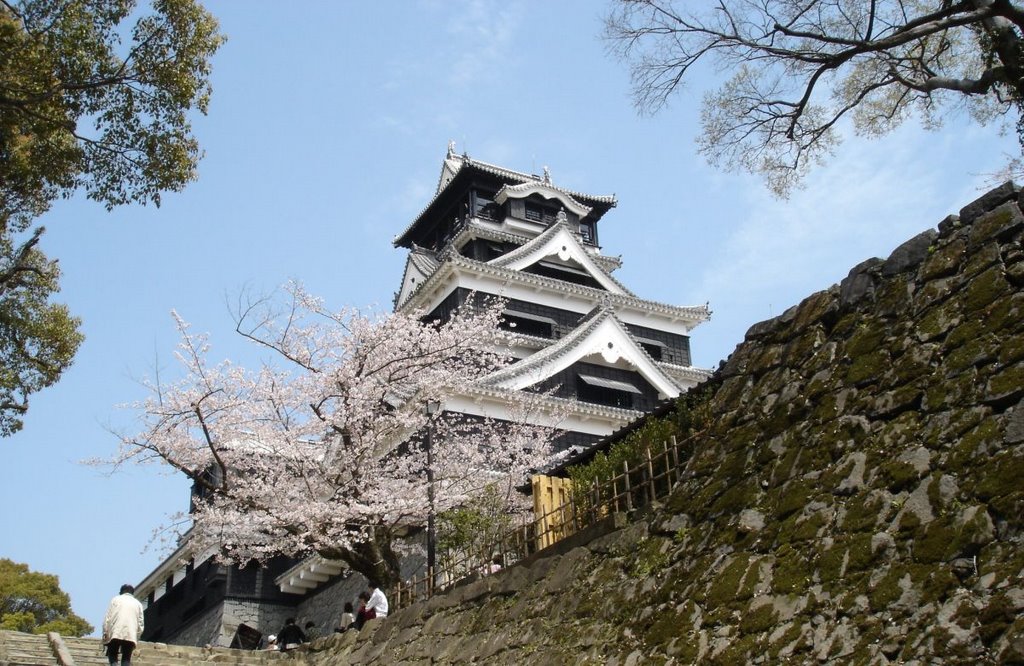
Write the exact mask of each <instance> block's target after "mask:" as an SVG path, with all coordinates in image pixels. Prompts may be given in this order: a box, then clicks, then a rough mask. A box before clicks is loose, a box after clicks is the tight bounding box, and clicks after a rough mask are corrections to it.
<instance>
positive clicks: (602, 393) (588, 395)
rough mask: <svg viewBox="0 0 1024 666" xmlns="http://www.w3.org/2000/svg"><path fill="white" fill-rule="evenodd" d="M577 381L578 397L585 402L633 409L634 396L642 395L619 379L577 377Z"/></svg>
mask: <svg viewBox="0 0 1024 666" xmlns="http://www.w3.org/2000/svg"><path fill="white" fill-rule="evenodd" d="M577 379H578V380H579V381H578V382H577V395H578V396H579V399H580V400H582V401H583V402H592V403H595V404H598V405H607V406H608V407H619V408H621V409H633V398H634V396H636V395H642V392H641V391H640V389H638V388H637V387H635V386H633V385H632V384H630V383H629V382H623V381H619V380H617V379H607V378H604V377H593V376H591V375H577Z"/></svg>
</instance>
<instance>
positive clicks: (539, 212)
mask: <svg viewBox="0 0 1024 666" xmlns="http://www.w3.org/2000/svg"><path fill="white" fill-rule="evenodd" d="M523 216H524V217H525V218H526V219H527V220H529V221H530V222H540V223H541V224H554V223H555V222H556V221H557V220H558V211H557V210H555V209H554V208H550V207H548V206H544V205H541V204H539V203H535V202H533V201H525V202H523Z"/></svg>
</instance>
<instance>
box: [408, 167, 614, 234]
mask: <svg viewBox="0 0 1024 666" xmlns="http://www.w3.org/2000/svg"><path fill="white" fill-rule="evenodd" d="M467 167H469V168H473V169H477V170H478V171H482V172H484V173H489V174H491V175H494V176H498V177H499V178H505V179H508V180H518V181H520V182H521V183H526V182H543V181H542V179H541V178H540V176H536V175H533V174H527V173H523V172H521V171H513V170H512V169H506V168H505V167H500V166H497V165H495V164H489V163H487V162H481V161H480V160H474V159H472V158H470V157H469V155H466V154H465V153H463V154H462V155H461V156H459V155H453V154H451V153H449V155H448V157H446V158H445V161H444V163H443V167H442V169H441V176H440V178H439V180H438V187H437V192H435V193H434V196H433V198H431V200H430V201H429V202H427V205H426V206H424V207H423V210H421V211H420V212H419V214H418V215H417V216H416V217H415V218H414V219H413V221H412V222H410V223H409V225H408V226H406V228H405V229H404V230H402V233H400V234H398V235H397V236H395V238H394V240H393V243H394V244H395V245H397V244H398V240H399V239H400V238H402V237H404V236H405V235H406V234H408V233H409V232H410V231H411V230H412V228H413V227H414V226H416V223H417V222H418V221H419V220H420V218H421V217H423V214H424V213H425V212H427V210H428V209H429V208H430V207H431V206H432V205H434V202H435V201H437V199H438V198H439V197H440V196H441V193H442V192H444V191H445V189H447V183H446V182H445V181H444V176H445V173H446V172H447V171H450V172H451V173H452V178H454V177H455V176H456V175H457V174H458V173H459V172H460V171H462V170H463V169H465V168H467ZM448 182H451V179H449V181H448ZM548 185H549V186H550V187H552V188H553V189H555V190H558V191H559V192H561V193H562V194H565V195H568V196H570V197H572V198H573V199H576V200H586V201H593V202H595V203H602V204H606V205H609V206H615V205H616V204H617V203H618V202H617V200H616V199H615V195H614V194H612V195H593V194H584V193H582V192H576V191H575V190H567V189H565V188H563V187H558V186H556V185H552V184H550V183H548Z"/></svg>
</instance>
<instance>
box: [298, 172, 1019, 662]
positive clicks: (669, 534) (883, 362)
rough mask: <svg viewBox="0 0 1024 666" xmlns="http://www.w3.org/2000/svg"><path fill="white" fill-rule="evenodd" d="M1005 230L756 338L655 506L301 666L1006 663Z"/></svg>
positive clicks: (1015, 449) (972, 210)
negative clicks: (679, 475) (678, 476)
mask: <svg viewBox="0 0 1024 666" xmlns="http://www.w3.org/2000/svg"><path fill="white" fill-rule="evenodd" d="M1022 230H1024V215H1022V214H1021V208H1020V205H1019V202H1018V189H1017V188H1016V187H1015V186H1013V185H1012V184H1006V185H1004V186H1002V187H1000V188H998V189H996V190H994V191H992V192H990V193H988V194H986V195H985V196H984V197H982V198H980V199H979V200H978V201H976V202H974V203H972V204H970V205H969V206H967V207H965V208H964V209H963V210H962V211H961V212H960V215H959V216H951V217H949V218H947V219H946V220H944V221H943V222H942V223H941V224H940V225H939V227H938V230H929V231H927V232H925V233H923V234H921V235H919V236H917V237H915V238H913V239H911V240H910V241H908V242H907V243H904V244H903V245H901V246H900V247H899V248H897V249H896V250H895V251H894V252H893V253H892V255H891V256H890V257H889V258H888V259H886V260H879V259H872V260H869V261H866V262H864V263H862V264H860V265H859V266H857V267H855V268H854V269H853V270H852V271H851V272H850V274H849V276H848V277H847V278H846V279H845V280H843V282H842V283H841V284H839V285H836V286H834V287H832V288H830V289H827V290H825V291H822V292H819V293H817V294H814V295H812V296H810V297H809V298H807V299H806V300H804V301H803V302H802V303H800V304H799V305H797V306H795V307H793V308H791V309H789V310H787V311H786V312H785V313H784V314H782V315H781V316H779V317H777V318H775V319H772V320H770V321H766V322H763V323H761V324H758V325H755V326H754V327H752V328H751V329H750V331H749V332H748V333H747V336H746V339H745V340H744V342H743V343H742V344H740V345H739V346H738V347H737V348H736V350H735V352H734V353H733V354H732V355H731V356H730V358H729V359H728V360H727V362H726V363H725V364H724V365H723V367H722V368H720V369H719V371H718V372H717V373H716V374H715V376H714V377H713V378H712V379H711V380H710V382H709V386H708V388H709V391H708V394H709V397H708V400H709V401H710V408H711V411H712V413H713V414H715V420H714V423H713V425H712V426H711V427H710V428H709V430H708V431H707V432H706V434H705V435H704V436H703V438H702V439H701V440H700V441H699V442H697V443H696V444H695V445H694V450H693V453H692V455H691V456H690V458H689V460H688V461H687V463H686V468H685V478H684V480H683V481H682V482H680V483H679V484H678V485H677V487H676V488H675V491H674V493H673V494H672V496H671V497H670V498H669V499H668V500H667V501H666V502H665V503H664V505H663V506H661V507H658V508H657V509H656V510H654V511H652V512H650V513H648V514H644V515H640V516H632V517H631V518H632V522H631V523H630V525H629V526H628V527H626V528H625V529H623V530H620V531H618V532H615V533H613V534H611V535H608V536H605V537H601V538H599V539H596V540H594V541H592V542H591V543H589V544H588V545H586V546H583V547H579V548H576V549H574V550H571V551H569V552H568V553H565V554H562V555H556V556H553V557H548V558H542V559H538V560H536V561H534V562H532V563H530V564H529V565H523V566H516V567H511V568H509V569H507V570H505V571H503V572H501V573H499V574H498V575H495V576H490V577H487V578H485V579H483V580H481V581H479V582H476V583H473V584H470V585H467V586H465V587H462V588H460V589H458V590H456V591H455V592H453V593H451V594H448V595H444V596H440V597H435V598H434V599H432V600H430V601H429V602H426V603H424V604H418V605H416V606H413V607H411V608H409V609H406V610H403V611H401V612H399V613H396V614H394V615H393V616H392V617H390V618H388V619H387V620H386V621H385V622H374V623H371V624H370V626H369V627H368V630H367V631H364V632H363V633H362V635H354V634H346V635H343V636H337V637H332V638H330V639H329V640H327V641H323V642H321V643H319V644H316V645H315V646H314V649H313V651H312V652H311V653H310V654H309V655H307V660H308V661H309V663H317V664H328V663H329V664H345V663H360V664H363V663H380V664H384V663H387V664H404V663H409V664H412V663H428V662H431V663H464V662H469V661H474V662H477V663H525V662H529V661H540V662H541V663H608V664H634V663H641V662H644V663H647V662H650V663H666V662H670V663H681V664H689V663H701V664H723V665H724V664H730V665H731V664H742V663H753V664H774V663H818V664H888V663H908V664H924V663H948V664H958V663H962V664H977V663H1024V613H1022V611H1024V581H1022V577H1024V548H1022V547H1021V545H1022V539H1024V291H1022V286H1024V247H1022ZM431 660H432V661H431Z"/></svg>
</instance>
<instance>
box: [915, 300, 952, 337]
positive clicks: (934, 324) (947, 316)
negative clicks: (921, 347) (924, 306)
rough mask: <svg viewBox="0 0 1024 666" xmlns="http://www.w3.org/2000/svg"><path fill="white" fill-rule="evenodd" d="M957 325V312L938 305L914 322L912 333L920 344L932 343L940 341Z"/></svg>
mask: <svg viewBox="0 0 1024 666" xmlns="http://www.w3.org/2000/svg"><path fill="white" fill-rule="evenodd" d="M959 324H960V313H959V311H958V310H956V309H954V308H947V307H944V306H941V305H940V306H939V307H934V308H931V309H930V310H928V313H927V314H926V315H925V316H924V317H921V318H920V319H918V320H917V321H916V327H915V329H914V333H915V335H916V336H917V339H918V340H919V341H920V342H932V341H933V340H939V339H942V338H943V337H945V336H946V335H947V334H948V333H949V332H950V331H951V330H953V329H954V328H955V327H956V326H958V325H959Z"/></svg>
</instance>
